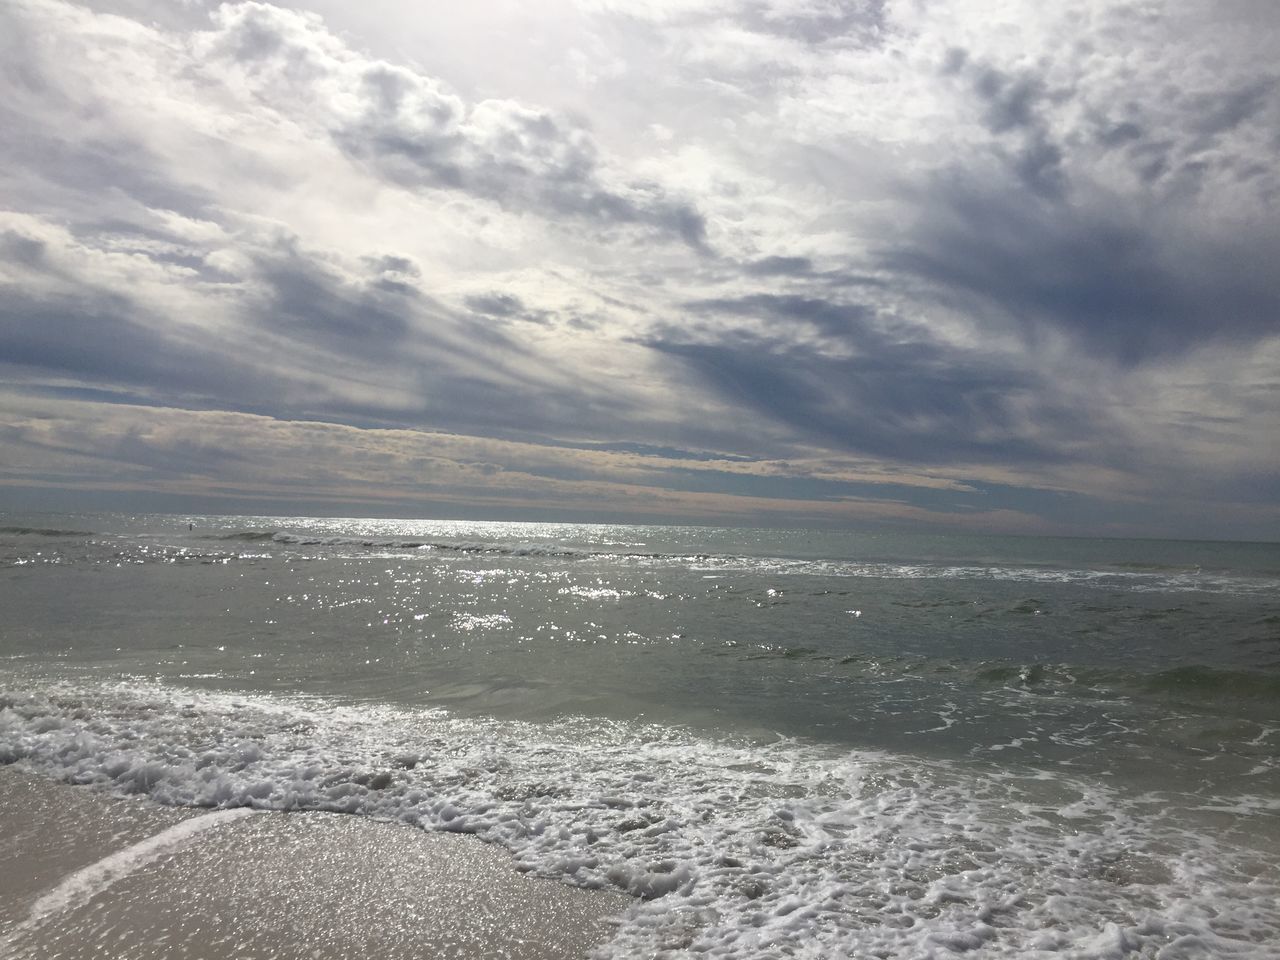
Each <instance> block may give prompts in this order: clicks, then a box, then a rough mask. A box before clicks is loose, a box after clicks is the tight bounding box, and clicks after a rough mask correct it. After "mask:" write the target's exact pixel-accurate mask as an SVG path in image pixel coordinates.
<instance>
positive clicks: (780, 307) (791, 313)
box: [685, 293, 879, 346]
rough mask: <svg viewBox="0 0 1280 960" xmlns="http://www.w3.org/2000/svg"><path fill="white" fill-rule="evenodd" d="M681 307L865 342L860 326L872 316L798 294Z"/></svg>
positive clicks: (854, 307)
mask: <svg viewBox="0 0 1280 960" xmlns="http://www.w3.org/2000/svg"><path fill="white" fill-rule="evenodd" d="M685 306H686V307H688V308H689V309H691V310H696V311H705V312H712V313H721V314H730V315H737V316H754V317H759V318H761V319H763V320H765V321H767V322H770V323H772V324H775V325H783V326H788V327H794V325H795V323H796V322H800V323H806V324H809V325H811V326H813V327H814V328H816V329H817V330H819V331H821V332H823V333H825V334H828V335H832V336H845V337H848V338H850V339H851V340H865V339H866V334H865V330H864V328H863V326H862V325H863V323H864V322H865V321H866V320H867V319H868V318H870V317H871V316H872V314H873V311H872V310H871V309H869V308H868V307H866V306H864V305H863V304H860V303H840V302H836V301H831V300H825V299H822V298H820V297H810V296H801V295H798V294H772V293H756V294H748V295H747V296H743V297H721V298H712V299H707V300H694V301H692V302H690V303H687V304H686V305H685ZM876 345H877V346H879V344H876Z"/></svg>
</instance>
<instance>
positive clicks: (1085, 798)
mask: <svg viewBox="0 0 1280 960" xmlns="http://www.w3.org/2000/svg"><path fill="white" fill-rule="evenodd" d="M0 762H5V763H13V762H20V763H22V764H23V765H24V766H26V767H29V768H31V769H34V770H37V771H40V772H43V773H45V774H46V775H50V776H53V777H56V778H58V779H61V780H65V781H68V782H72V783H80V784H96V785H99V786H101V787H104V788H107V789H111V790H114V791H116V792H122V793H134V794H142V795H145V796H149V797H151V798H152V799H154V800H156V801H159V802H162V803H168V804H181V805H190V806H199V807H210V808H219V809H226V810H234V809H272V810H329V811H339V812H345V813H351V814H361V815H367V816H374V817H379V818H387V819H394V820H399V821H404V822H407V823H410V824H415V825H418V826H421V827H423V828H426V829H433V830H447V831H455V832H462V833H472V834H475V835H478V836H480V837H481V838H483V839H486V840H488V841H491V842H494V843H498V844H501V845H502V846H504V847H506V848H508V849H509V850H511V851H512V852H513V853H514V854H515V856H516V858H517V862H518V864H519V865H520V867H521V868H522V869H525V870H528V871H533V872H536V873H538V874H541V875H545V876H549V877H555V878H559V879H561V880H564V881H567V882H570V883H574V884H577V885H581V886H586V887H617V888H620V889H622V890H625V891H627V892H628V893H630V894H632V895H633V896H635V897H636V898H637V902H636V904H635V906H634V907H633V908H631V909H630V911H629V912H628V914H627V916H626V918H625V919H624V922H623V924H622V926H621V927H620V928H619V931H618V934H617V936H616V937H615V938H614V939H613V940H612V941H611V942H610V943H609V944H608V945H606V946H605V947H602V948H601V951H600V956H602V957H637V956H652V955H655V954H657V953H660V952H662V951H668V952H669V953H670V955H672V956H685V955H687V956H694V955H699V956H700V955H709V956H717V957H742V958H748V957H749V958H759V957H830V956H837V955H850V956H858V957H874V956H880V957H935V958H941V957H949V956H953V955H957V954H961V953H966V954H968V955H970V956H981V957H1018V958H1026V957H1058V956H1066V957H1073V958H1103V957H1121V956H1126V955H1131V954H1132V955H1138V956H1159V957H1160V958H1162V960H1178V958H1184V960H1191V958H1198V957H1204V956H1231V957H1239V958H1259V960H1260V958H1264V957H1274V945H1275V944H1276V943H1278V942H1280V906H1278V905H1277V904H1280V881H1278V873H1280V872H1278V870H1277V866H1278V865H1280V844H1278V843H1276V842H1275V832H1276V831H1275V824H1274V822H1272V820H1271V819H1268V817H1269V816H1270V814H1269V813H1267V812H1258V811H1251V812H1242V813H1241V816H1246V815H1249V816H1252V817H1253V818H1254V820H1253V821H1251V822H1250V823H1244V822H1241V821H1231V824H1230V826H1232V828H1233V829H1236V830H1241V831H1244V830H1246V829H1247V830H1249V832H1250V834H1251V835H1250V836H1248V837H1243V836H1242V837H1241V838H1240V839H1241V841H1242V842H1241V843H1240V844H1239V845H1236V844H1235V843H1234V842H1233V840H1232V837H1231V836H1230V829H1228V830H1226V831H1224V830H1221V829H1218V828H1220V827H1222V826H1223V824H1224V823H1225V822H1226V821H1224V820H1223V819H1222V818H1223V817H1226V816H1227V815H1226V814H1224V813H1222V812H1215V813H1213V814H1212V817H1214V818H1218V819H1210V820H1204V821H1198V820H1196V819H1195V816H1194V813H1195V811H1194V810H1193V809H1192V808H1193V807H1194V806H1195V803H1194V800H1195V798H1178V797H1171V796H1168V795H1147V796H1142V797H1130V798H1128V799H1122V798H1121V797H1120V796H1119V795H1118V794H1117V793H1115V792H1113V791H1112V790H1110V789H1108V788H1107V787H1106V786H1105V785H1102V784H1098V783H1093V782H1088V781H1085V780H1082V779H1072V778H1069V777H1065V776H1053V775H1048V774H1046V773H1044V772H1043V771H1041V772H1039V773H1032V772H1027V773H1023V774H1020V773H1018V772H1017V771H1016V770H1010V769H1007V768H1006V769H1003V770H1000V769H997V768H994V767H990V766H981V765H978V764H969V763H963V762H958V761H951V762H944V761H932V760H925V759H920V758H912V757H906V756H893V755H888V754H884V753H875V752H857V751H854V752H850V751H847V750H840V749H836V748H834V747H831V746H824V745H821V744H815V743H809V742H803V741H796V740H788V739H783V738H778V739H777V740H776V741H774V742H771V743H755V742H748V741H728V740H713V739H709V738H707V737H700V736H696V735H693V734H691V733H688V732H686V731H683V730H680V729H674V728H670V727H662V726H658V725H644V724H625V723H610V722H603V721H589V720H584V719H569V720H564V721H560V722H556V723H550V724H529V723H519V722H503V721H496V720H483V719H468V718H463V717H457V716H453V715H450V714H448V713H446V712H444V711H441V710H435V709H408V708H393V707H388V706H367V705H363V704H351V703H338V702H332V701H325V700H319V699H313V698H277V697H268V696H237V695H228V694H215V693H207V692H199V691H193V690H187V689H180V688H174V687H164V686H158V685H151V684H144V683H129V684H115V685H87V684H80V685H77V684H72V683H49V684H44V685H42V686H41V687H40V688H39V689H38V690H35V691H23V692H16V691H15V692H8V693H0ZM1259 824H1261V825H1262V828H1263V829H1262V830H1261V832H1262V833H1264V834H1265V832H1266V829H1267V828H1269V829H1270V831H1271V839H1270V840H1269V841H1267V840H1266V839H1265V837H1264V838H1263V840H1260V839H1259V836H1258V833H1259V830H1258V829H1256V827H1257V826H1258V825H1259ZM1245 840H1247V841H1248V843H1247V844H1246V843H1245V842H1244V841H1245ZM1264 841H1265V842H1264ZM1268 844H1269V845H1268Z"/></svg>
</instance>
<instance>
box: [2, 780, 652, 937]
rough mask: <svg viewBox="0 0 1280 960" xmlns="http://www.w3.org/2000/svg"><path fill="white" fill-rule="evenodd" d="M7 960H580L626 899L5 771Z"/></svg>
mask: <svg viewBox="0 0 1280 960" xmlns="http://www.w3.org/2000/svg"><path fill="white" fill-rule="evenodd" d="M0 837H4V838H5V839H4V841H3V843H0V948H3V951H2V952H4V954H5V955H6V956H8V957H11V958H13V960H25V958H36V957H48V956H57V957H59V958H64V960H74V958H79V957H86V958H87V957H91V956H92V957H98V958H101V957H103V956H128V957H130V958H137V960H145V958H152V957H154V958H157V960H159V958H168V957H185V958H192V960H206V958H207V960H215V958H216V960H222V958H225V957H226V956H236V957H239V958H246V960H252V958H259V957H261V958H264V960H265V958H280V960H286V958H292V957H297V958H307V960H330V958H333V960H339V958H345V957H349V956H355V955H365V956H377V957H379V958H388V960H396V958H404V960H413V958H442V960H443V958H456V960H482V958H490V957H493V958H511V960H570V958H574V957H580V958H585V957H587V956H588V955H589V954H591V953H592V952H593V950H595V948H597V947H599V946H601V945H602V944H604V943H605V942H607V941H608V940H609V939H610V937H611V936H612V934H613V932H614V930H615V929H616V918H617V917H618V916H619V915H621V914H622V913H623V912H624V911H625V910H626V909H627V908H628V907H629V906H630V905H631V904H632V903H633V902H634V901H633V900H632V899H631V898H630V897H628V896H626V895H625V894H622V893H620V892H614V891H607V890H583V889H578V888H575V887H570V886H568V885H567V884H564V883H560V882H558V881H555V880H548V879H543V878H539V877H534V876H530V875H528V874H525V873H521V872H519V871H518V870H517V869H516V868H515V866H514V864H513V862H512V859H511V857H510V855H509V854H507V853H506V852H505V851H503V850H501V849H500V848H497V847H495V846H493V845H491V844H486V843H484V842H483V841H481V840H479V839H477V838H475V837H469V836H460V835H457V834H443V833H431V832H427V831H424V830H420V829H417V828H414V827H410V826H407V825H404V824H396V823H387V822H383V821H378V820H374V819H372V818H369V817H361V816H350V815H344V814H334V813H312V812H288V813H281V812H255V811H250V810H248V809H243V810H226V811H221V810H219V811H209V810H205V809H194V808H183V807H165V806H161V805H159V804H156V803H154V802H151V801H148V800H144V799H141V798H132V797H123V798H121V797H115V796H112V795H109V794H107V793H104V792H102V791H99V790H96V789H93V788H91V787H80V786H74V785H70V784H65V783H59V782H56V781H53V780H49V779H46V778H44V777H42V776H40V775H38V774H34V773H30V772H28V771H26V770H23V769H21V768H15V767H13V766H6V767H2V768H0Z"/></svg>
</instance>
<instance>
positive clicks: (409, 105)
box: [0, 0, 1280, 540]
mask: <svg viewBox="0 0 1280 960" xmlns="http://www.w3.org/2000/svg"><path fill="white" fill-rule="evenodd" d="M1278 49H1280V5H1278V4H1276V3H1275V2H1274V0H1168V2H1160V0H1075V2H1072V3H1069V4H1056V3H1043V2H1041V0H625V2H624V0H539V2H537V3H528V2H515V0H473V2H469V3H466V4H455V3H410V2H404V0H400V2H392V0H361V2H360V3H350V2H348V0H310V2H305V3H299V4H292V3H281V4H280V5H270V4H265V3H225V4H220V3H213V2H205V0H184V2H178V0H154V2H153V0H101V2H89V3H80V4H75V3H63V2H59V0H6V2H4V3H3V4H0V90H2V92H3V96H0V509H4V508H9V509H32V508H48V509H69V508H75V509H94V508H121V509H159V510H174V511H179V512H184V511H217V512H255V513H285V514H327V515H347V516H406V517H410V516H420V517H421V516H425V517H474V518H507V519H517V518H520V519H524V518H528V519H559V520H570V521H573V520H591V521H622V522H629V521H635V522H675V523H709V524H739V525H741V524H746V525H758V526H817V527H833V526H834V527H850V528H855V529H857V528H862V527H873V528H877V529H878V528H883V527H890V528H899V527H901V528H911V529H922V530H936V531H956V532H978V533H982V532H999V533H1026V534H1041V533H1047V534H1069V535H1070V534H1078V535H1103V536H1151V537H1197V538H1214V539H1271V540H1280V161H1278V159H1277V158H1280V67H1277V66H1276V58H1275V51H1276V50H1278Z"/></svg>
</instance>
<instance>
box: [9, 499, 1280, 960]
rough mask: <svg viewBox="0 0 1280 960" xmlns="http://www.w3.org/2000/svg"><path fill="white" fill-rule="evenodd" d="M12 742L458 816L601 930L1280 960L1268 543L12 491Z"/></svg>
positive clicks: (821, 951)
mask: <svg viewBox="0 0 1280 960" xmlns="http://www.w3.org/2000/svg"><path fill="white" fill-rule="evenodd" d="M0 763H4V764H16V765H18V766H19V767H21V768H22V769H24V770H25V771H27V772H28V773H35V774H39V775H41V776H43V777H48V778H53V779H56V780H59V781H65V782H68V783H73V784H82V785H88V786H89V787H90V788H93V787H96V788H97V789H99V790H103V791H110V792H114V793H122V794H133V795H141V796H143V797H147V798H149V799H150V800H151V801H154V802H155V803H157V804H165V805H176V806H184V807H200V808H219V809H228V810H230V809H237V808H256V809H267V810H324V811H337V812H342V813H347V814H353V815H356V816H362V817H370V818H376V819H379V820H392V821H399V822H403V823H407V824H411V825H414V826H417V827H420V828H422V829H424V830H429V831H450V832H456V833H464V834H472V835H475V836H477V837H479V838H481V839H482V840H484V841H487V842H489V843H492V844H496V845H498V846H500V847H502V848H505V849H506V850H508V851H510V853H511V854H512V855H513V857H514V862H515V863H516V864H517V865H518V868H519V869H521V870H523V871H527V872H529V873H532V874H536V875H538V876H544V877H550V878H555V879H557V880H559V881H561V882H563V883H566V884H571V885H576V886H580V887H588V888H608V889H614V890H620V891H623V892H626V893H627V894H630V895H631V896H632V897H633V898H634V900H633V901H632V903H633V905H632V906H631V907H629V908H628V909H627V910H626V912H625V913H624V915H623V916H622V918H621V920H620V922H619V924H618V926H617V927H616V930H615V933H614V935H613V936H612V938H611V939H610V940H609V941H607V942H606V943H604V944H603V945H602V946H601V947H600V948H599V949H598V951H597V954H596V955H597V956H599V957H601V958H638V957H654V956H663V957H703V956H707V957H720V958H753V960H754V958H768V957H823V958H827V957H852V958H864V957H865V958H950V957H954V956H961V955H963V956H966V957H970V958H995V957H1000V958H1006V957H1009V958H1013V957H1016V958H1060V957H1067V958H1078V960H1084V958H1129V957H1133V958H1150V960H1202V958H1217V957H1223V958H1238V960H1254V958H1257V960H1275V958H1276V957H1280V545H1276V544H1267V543H1217V542H1178V541H1157V540H1103V539H1073V538H1047V537H987V536H961V535H946V536H941V535H937V536H935V535H926V534H916V533H894V532H863V533H859V532H851V531H846V530H830V529H826V530H774V529H730V528H722V527H691V526H633V525H609V524H604V525H594V524H559V523H510V522H463V521H430V520H377V519H329V518H299V517H265V516H171V515H124V514H102V513H99V514H89V513H85V514H67V515H52V514H40V515H18V514H14V513H8V514H0ZM353 895H358V891H357V892H353Z"/></svg>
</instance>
